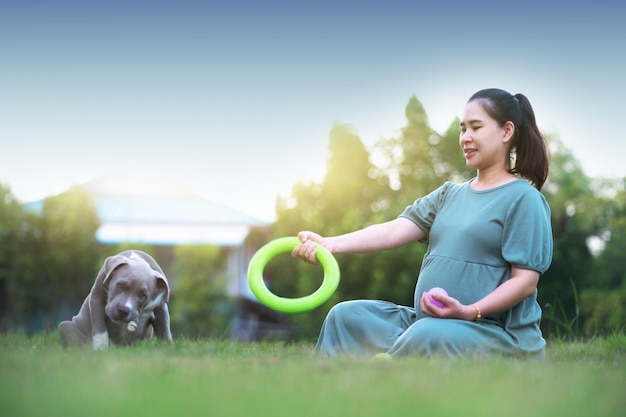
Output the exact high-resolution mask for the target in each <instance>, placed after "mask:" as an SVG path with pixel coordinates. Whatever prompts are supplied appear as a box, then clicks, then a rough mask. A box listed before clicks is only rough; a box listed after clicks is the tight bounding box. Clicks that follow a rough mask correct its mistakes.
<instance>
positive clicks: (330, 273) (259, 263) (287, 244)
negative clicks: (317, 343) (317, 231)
mask: <svg viewBox="0 0 626 417" xmlns="http://www.w3.org/2000/svg"><path fill="white" fill-rule="evenodd" d="M300 243H302V242H300V239H298V238H297V237H281V238H278V239H275V240H272V241H271V242H269V243H267V244H265V245H264V246H263V247H261V248H260V249H259V250H258V251H257V252H256V253H255V254H254V256H253V257H252V259H251V260H250V266H249V267H248V283H249V284H250V289H251V290H252V293H254V295H255V296H256V297H257V298H258V299H259V301H260V302H261V303H263V304H265V305H266V306H268V307H269V308H271V309H273V310H276V311H280V312H283V313H302V312H305V311H309V310H313V309H314V308H315V307H318V306H320V305H321V304H323V303H324V302H325V301H327V300H328V299H329V298H330V296H331V295H333V293H334V292H335V290H336V289H337V286H338V285H339V265H338V264H337V260H336V259H335V257H334V256H333V255H332V253H330V252H329V251H328V250H327V249H326V248H325V247H323V246H321V245H317V251H316V255H315V256H316V258H317V260H318V262H319V263H320V264H321V265H322V268H323V269H324V280H323V281H322V285H320V287H319V288H318V289H317V290H316V291H315V292H314V293H313V294H310V295H307V296H305V297H299V298H284V297H279V296H277V295H276V294H274V293H272V292H271V291H270V290H269V289H268V288H267V287H266V286H265V283H264V282H263V270H264V269H265V266H266V265H267V263H268V262H269V261H270V260H271V259H272V258H274V257H275V256H276V255H279V254H281V253H285V252H291V251H292V250H293V248H295V247H296V246H297V245H299V244H300Z"/></svg>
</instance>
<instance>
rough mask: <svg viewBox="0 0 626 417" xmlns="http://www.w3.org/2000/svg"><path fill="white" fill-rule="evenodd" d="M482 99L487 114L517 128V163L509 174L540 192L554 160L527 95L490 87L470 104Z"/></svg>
mask: <svg viewBox="0 0 626 417" xmlns="http://www.w3.org/2000/svg"><path fill="white" fill-rule="evenodd" d="M474 100H479V102H480V104H481V105H482V106H483V108H484V109H485V111H486V112H487V113H488V114H489V116H491V117H492V118H493V119H494V120H496V121H497V122H498V123H499V124H500V126H501V127H504V124H505V123H506V122H508V121H510V122H513V124H514V125H515V132H514V133H513V137H512V138H511V145H510V149H511V150H513V149H515V153H516V156H517V160H516V163H515V166H514V167H511V168H509V172H511V173H514V174H519V175H520V176H521V177H523V178H526V179H527V180H528V181H530V183H531V184H532V185H533V186H534V187H535V188H536V189H538V190H541V187H543V184H544V183H545V182H546V179H547V178H548V167H549V164H550V157H549V154H548V146H547V144H546V140H545V138H544V137H543V135H542V134H541V132H540V131H539V128H538V127H537V122H536V121H535V112H534V111H533V108H532V106H531V105H530V101H528V98H526V96H525V95H523V94H515V95H511V93H509V92H507V91H504V90H500V89H497V88H488V89H486V90H480V91H478V92H477V93H475V94H474V95H473V96H472V97H470V99H469V100H468V103H469V102H471V101H474Z"/></svg>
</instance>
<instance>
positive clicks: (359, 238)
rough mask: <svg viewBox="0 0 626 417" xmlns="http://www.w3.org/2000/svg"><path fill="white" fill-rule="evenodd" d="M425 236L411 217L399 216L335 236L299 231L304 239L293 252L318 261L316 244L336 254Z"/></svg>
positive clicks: (373, 249) (381, 247) (391, 245)
mask: <svg viewBox="0 0 626 417" xmlns="http://www.w3.org/2000/svg"><path fill="white" fill-rule="evenodd" d="M425 237H426V234H425V233H424V231H423V230H422V229H420V228H419V227H418V226H417V225H416V224H415V223H413V222H412V221H411V220H409V219H407V218H405V217H398V218H396V219H393V220H390V221H388V222H385V223H378V224H373V225H371V226H367V227H365V228H363V229H360V230H357V231H354V232H350V233H346V234H343V235H338V236H332V237H322V236H320V235H318V234H317V233H313V232H309V231H305V232H300V233H298V238H299V239H300V241H301V242H302V243H301V244H299V245H297V246H296V247H295V248H294V249H293V251H292V252H291V254H292V256H294V257H300V258H302V259H304V260H305V261H307V262H310V263H317V260H316V259H315V247H316V246H317V244H320V245H322V246H323V247H325V248H326V249H328V251H329V252H331V253H333V254H340V253H370V252H377V251H380V250H385V249H393V248H397V247H399V246H402V245H406V244H407V243H410V242H416V241H418V240H421V239H423V238H425Z"/></svg>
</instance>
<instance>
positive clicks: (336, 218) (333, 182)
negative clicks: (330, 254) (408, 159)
mask: <svg viewBox="0 0 626 417" xmlns="http://www.w3.org/2000/svg"><path fill="white" fill-rule="evenodd" d="M328 149H329V156H328V159H327V170H326V175H325V177H324V181H323V182H322V183H321V184H318V183H302V182H299V183H297V184H295V185H294V187H293V188H292V194H291V196H290V197H288V198H282V199H279V200H278V202H277V210H276V211H277V214H278V216H277V220H276V222H275V224H274V232H273V233H274V237H279V236H293V235H295V234H296V233H297V232H298V231H301V230H313V231H316V232H318V233H321V234H323V235H327V236H331V235H336V234H340V233H345V232H348V231H351V230H355V229H357V228H360V227H363V226H365V225H367V224H369V223H373V222H376V221H378V220H380V213H379V212H378V211H377V208H378V207H380V205H379V202H380V200H381V197H382V196H383V195H386V194H385V191H386V190H385V187H387V185H386V184H387V180H386V179H382V180H381V178H375V177H374V176H373V173H374V172H373V168H374V166H373V164H372V163H371V162H370V160H369V156H370V155H369V152H368V151H367V150H366V149H365V147H364V145H363V143H362V142H361V140H360V138H359V137H358V135H357V134H356V133H355V132H354V131H353V129H352V128H351V127H350V126H348V125H344V124H336V125H334V126H333V128H332V129H331V131H330V134H329V146H328ZM378 256H380V255H371V256H367V257H362V256H361V257H359V256H353V255H347V256H341V257H338V261H339V264H340V268H341V282H340V285H339V289H338V290H337V291H336V293H335V294H334V296H333V298H332V300H331V301H330V302H329V303H326V304H325V305H324V306H322V307H320V308H318V309H317V310H315V311H314V312H312V313H310V314H307V315H306V317H305V316H304V315H300V316H293V317H292V320H293V322H294V324H296V325H297V326H298V328H299V330H300V332H301V337H304V338H307V337H314V336H316V335H317V332H318V331H319V326H320V324H321V321H322V320H323V318H324V316H325V315H326V313H327V311H328V308H329V306H331V305H332V304H334V303H336V302H338V301H340V300H345V299H351V298H362V297H364V296H367V295H368V293H369V292H370V291H369V290H368V288H369V286H370V285H371V284H370V282H371V281H370V277H372V276H375V275H377V273H376V272H373V271H371V265H373V264H374V263H375V261H374V259H376V258H377V257H378ZM266 275H267V276H268V278H269V279H270V282H271V285H272V287H273V290H274V291H275V292H276V293H278V294H281V295H283V296H303V295H306V294H310V293H311V292H313V291H314V290H315V289H316V288H317V287H319V285H320V281H321V276H322V272H321V268H319V267H314V266H311V265H308V264H306V263H304V262H301V261H297V260H294V259H291V258H290V257H288V256H283V257H278V258H277V259H275V260H274V261H273V262H270V263H269V264H268V265H267V267H266Z"/></svg>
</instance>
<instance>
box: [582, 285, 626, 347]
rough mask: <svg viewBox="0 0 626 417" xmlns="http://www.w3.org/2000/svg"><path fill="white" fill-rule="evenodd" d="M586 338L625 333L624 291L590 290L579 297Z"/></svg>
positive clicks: (625, 292)
mask: <svg viewBox="0 0 626 417" xmlns="http://www.w3.org/2000/svg"><path fill="white" fill-rule="evenodd" d="M581 305H582V306H583V308H582V311H581V314H582V315H583V317H584V318H585V321H584V325H583V331H584V334H585V335H586V336H593V335H610V334H614V333H622V334H623V333H625V332H626V289H618V290H600V289H590V290H587V291H585V292H584V293H583V294H582V295H581Z"/></svg>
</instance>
